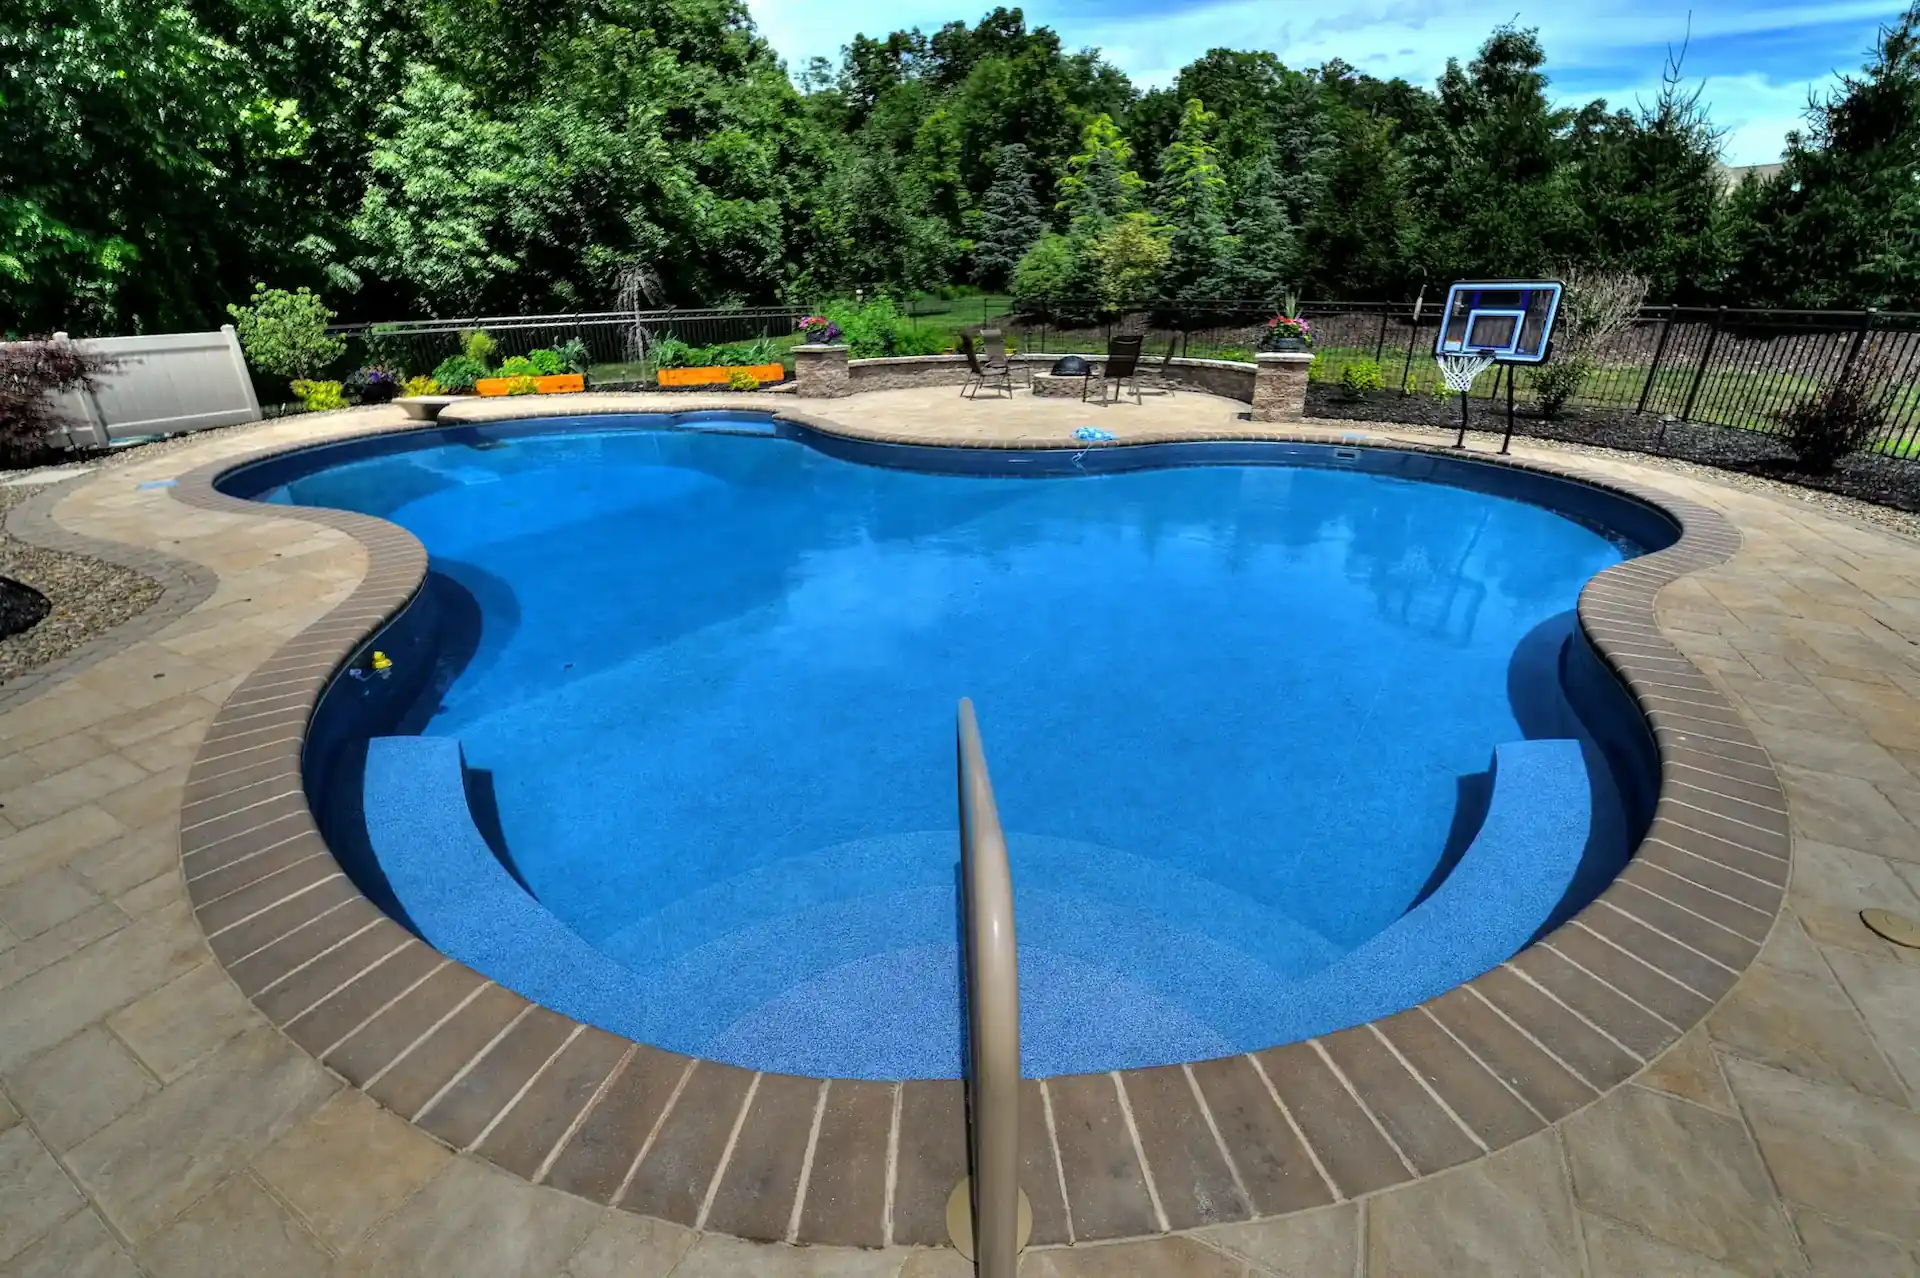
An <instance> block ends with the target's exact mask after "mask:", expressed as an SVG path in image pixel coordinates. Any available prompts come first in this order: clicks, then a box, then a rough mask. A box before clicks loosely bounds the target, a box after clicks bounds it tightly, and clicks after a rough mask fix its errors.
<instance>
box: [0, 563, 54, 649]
mask: <svg viewBox="0 0 1920 1278" xmlns="http://www.w3.org/2000/svg"><path fill="white" fill-rule="evenodd" d="M52 609H53V605H52V604H50V603H48V602H47V597H46V596H45V595H43V594H41V593H40V592H39V591H37V590H35V589H34V588H33V587H32V586H29V585H28V584H27V583H26V582H24V581H15V580H14V579H13V578H11V577H0V639H11V638H13V636H15V635H17V634H21V633H23V632H25V631H28V630H31V629H33V628H34V627H35V626H37V625H39V624H40V622H41V621H42V620H44V619H45V617H46V615H47V613H48V612H50V611H52Z"/></svg>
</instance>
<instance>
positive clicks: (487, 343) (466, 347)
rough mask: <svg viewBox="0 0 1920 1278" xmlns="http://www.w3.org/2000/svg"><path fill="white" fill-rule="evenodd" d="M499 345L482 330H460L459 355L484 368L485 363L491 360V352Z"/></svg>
mask: <svg viewBox="0 0 1920 1278" xmlns="http://www.w3.org/2000/svg"><path fill="white" fill-rule="evenodd" d="M498 348H499V343H498V342H495V341H494V340H493V339H492V338H491V337H489V336H487V330H486V329H484V328H463V329H461V330H460V353H461V354H462V355H465V356H466V357H467V358H468V359H470V360H474V361H475V362H477V363H478V364H479V365H480V367H482V368H485V367H486V366H487V361H488V360H490V359H492V358H493V352H494V351H495V350H497V349H498Z"/></svg>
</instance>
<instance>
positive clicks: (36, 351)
mask: <svg viewBox="0 0 1920 1278" xmlns="http://www.w3.org/2000/svg"><path fill="white" fill-rule="evenodd" d="M110 363H111V361H110V360H107V359H104V358H103V357H101V356H99V355H93V354H89V353H87V352H85V351H82V350H81V349H80V348H79V347H77V346H75V345H74V344H73V343H72V342H60V341H53V340H51V339H41V340H31V341H25V342H7V343H0V465H8V466H17V465H21V464H23V463H25V462H28V461H31V460H33V459H34V458H35V457H37V456H39V455H40V453H41V452H43V451H44V450H45V449H46V447H47V437H48V436H49V435H50V434H52V433H53V432H54V431H55V430H56V429H58V428H59V426H60V419H59V417H57V416H56V415H55V413H54V408H53V399H54V396H55V395H58V394H60V393H62V392H63V391H69V390H77V389H91V388H92V386H93V379H94V378H95V377H98V376H99V375H100V374H101V373H102V372H104V371H105V370H106V369H107V367H108V366H109V365H110Z"/></svg>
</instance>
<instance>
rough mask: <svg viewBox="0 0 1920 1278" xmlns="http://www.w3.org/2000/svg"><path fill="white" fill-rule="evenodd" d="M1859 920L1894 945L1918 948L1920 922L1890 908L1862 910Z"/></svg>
mask: <svg viewBox="0 0 1920 1278" xmlns="http://www.w3.org/2000/svg"><path fill="white" fill-rule="evenodd" d="M1860 921H1861V922H1862V923H1865V924H1866V925H1867V928H1868V930H1870V931H1872V932H1873V933H1875V934H1876V935H1878V936H1883V937H1885V938H1886V939H1887V940H1889V941H1892V942H1893V943H1894V944H1895V945H1904V946H1906V947H1907V948H1908V949H1910V950H1920V923H1915V922H1914V921H1913V920H1912V919H1910V918H1907V917H1906V916H1905V915H1901V914H1895V913H1893V912H1892V911H1890V910H1862V911H1860Z"/></svg>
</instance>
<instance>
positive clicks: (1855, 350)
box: [1833, 306, 1878, 384]
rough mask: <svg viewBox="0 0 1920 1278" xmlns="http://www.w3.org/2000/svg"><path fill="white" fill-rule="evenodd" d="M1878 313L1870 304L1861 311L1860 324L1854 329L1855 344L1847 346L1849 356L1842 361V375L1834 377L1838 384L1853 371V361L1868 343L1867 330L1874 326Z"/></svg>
mask: <svg viewBox="0 0 1920 1278" xmlns="http://www.w3.org/2000/svg"><path fill="white" fill-rule="evenodd" d="M1876 314H1878V312H1877V311H1875V310H1874V308H1873V307H1871V306H1869V307H1868V308H1867V309H1866V310H1864V311H1861V312H1860V326H1859V327H1858V328H1856V329H1854V330H1853V344H1852V345H1851V346H1848V347H1847V357H1846V358H1845V359H1844V360H1842V361H1841V362H1840V375H1839V376H1838V377H1836V378H1834V379H1833V380H1834V382H1835V383H1836V384H1838V383H1840V382H1844V381H1846V380H1847V374H1848V373H1851V372H1852V371H1853V361H1854V360H1856V359H1858V358H1859V357H1860V348H1861V347H1862V346H1863V345H1865V344H1866V340H1867V332H1868V330H1870V329H1871V328H1872V327H1873V317H1874V316H1875V315H1876Z"/></svg>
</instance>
